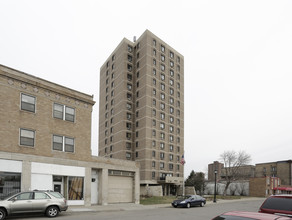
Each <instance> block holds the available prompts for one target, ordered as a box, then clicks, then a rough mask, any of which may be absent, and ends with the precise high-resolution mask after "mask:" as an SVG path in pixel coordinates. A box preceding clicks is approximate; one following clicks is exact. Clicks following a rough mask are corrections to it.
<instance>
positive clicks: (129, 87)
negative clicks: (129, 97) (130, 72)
mask: <svg viewBox="0 0 292 220" xmlns="http://www.w3.org/2000/svg"><path fill="white" fill-rule="evenodd" d="M127 89H128V90H129V91H131V90H132V85H131V84H129V83H127Z"/></svg>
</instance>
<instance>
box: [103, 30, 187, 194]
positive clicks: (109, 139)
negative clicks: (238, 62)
mask: <svg viewBox="0 0 292 220" xmlns="http://www.w3.org/2000/svg"><path fill="white" fill-rule="evenodd" d="M99 104H100V105H99V156H104V157H111V158H117V159H123V160H133V161H136V162H139V164H140V183H141V185H142V186H143V185H144V186H147V188H148V186H155V185H161V186H163V187H162V189H163V194H175V193H176V191H177V188H178V187H177V186H178V185H180V184H182V182H183V165H182V164H181V159H182V156H183V154H184V57H183V56H182V55H181V54H180V53H179V52H177V51H176V50H175V49H173V48H172V47H171V46H169V45H168V44H167V43H165V42H164V41H162V40H161V39H159V38H158V37H157V36H155V35H154V34H153V33H151V32H150V31H148V30H146V31H145V32H144V33H143V34H142V36H141V37H140V38H139V39H138V40H136V39H135V37H134V42H131V41H129V40H127V39H125V38H124V39H123V40H122V41H121V43H120V44H119V45H118V46H117V48H116V49H115V50H114V51H113V52H112V54H111V55H110V56H109V57H108V59H107V60H106V61H105V63H104V64H103V65H102V67H101V69H100V103H99Z"/></svg>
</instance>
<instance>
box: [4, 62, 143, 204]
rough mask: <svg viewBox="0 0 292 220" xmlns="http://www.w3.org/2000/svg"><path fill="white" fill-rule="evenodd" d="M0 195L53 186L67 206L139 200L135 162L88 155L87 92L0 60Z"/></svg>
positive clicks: (89, 102) (89, 106)
mask: <svg viewBox="0 0 292 220" xmlns="http://www.w3.org/2000/svg"><path fill="white" fill-rule="evenodd" d="M0 100H1V104H0V140H1V141H0V198H2V197H4V196H6V195H8V194H10V193H14V192H19V191H24V190H34V189H39V190H54V191H58V192H60V193H62V194H63V195H64V196H65V198H66V199H67V200H68V203H69V205H91V204H102V205H106V204H108V203H117V202H135V203H139V193H140V188H139V181H140V176H139V175H140V173H139V165H138V164H136V163H135V162H133V161H122V160H114V159H109V158H102V157H94V156H92V155H91V114H92V107H93V105H94V104H95V102H94V101H93V96H90V95H87V94H84V93H81V92H78V91H75V90H73V89H69V88H66V87H64V86H61V85H58V84H55V83H53V82H49V81H46V80H44V79H40V78H38V77H35V76H32V75H29V74H27V73H23V72H21V71H18V70H15V69H12V68H9V67H6V66H3V65H0Z"/></svg>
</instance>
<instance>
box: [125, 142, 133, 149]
mask: <svg viewBox="0 0 292 220" xmlns="http://www.w3.org/2000/svg"><path fill="white" fill-rule="evenodd" d="M126 148H127V149H128V150H129V149H131V148H132V146H131V143H129V142H126Z"/></svg>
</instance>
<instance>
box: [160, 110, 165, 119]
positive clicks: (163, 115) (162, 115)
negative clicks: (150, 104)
mask: <svg viewBox="0 0 292 220" xmlns="http://www.w3.org/2000/svg"><path fill="white" fill-rule="evenodd" d="M160 118H161V120H164V119H165V114H164V113H163V112H161V113H160Z"/></svg>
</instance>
